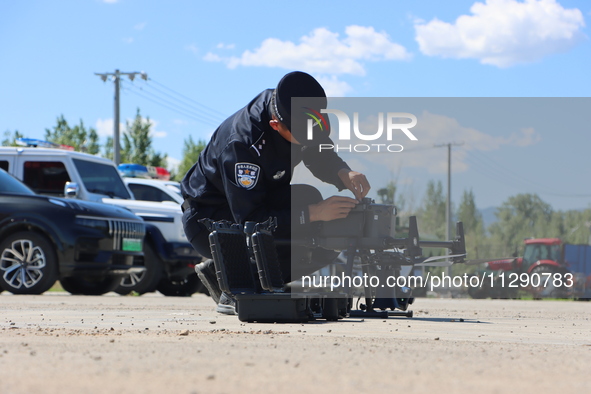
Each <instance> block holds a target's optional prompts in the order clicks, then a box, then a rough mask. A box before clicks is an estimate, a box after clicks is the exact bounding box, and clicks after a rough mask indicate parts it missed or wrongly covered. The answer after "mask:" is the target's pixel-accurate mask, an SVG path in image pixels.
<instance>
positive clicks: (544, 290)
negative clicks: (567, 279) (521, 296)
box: [530, 265, 565, 299]
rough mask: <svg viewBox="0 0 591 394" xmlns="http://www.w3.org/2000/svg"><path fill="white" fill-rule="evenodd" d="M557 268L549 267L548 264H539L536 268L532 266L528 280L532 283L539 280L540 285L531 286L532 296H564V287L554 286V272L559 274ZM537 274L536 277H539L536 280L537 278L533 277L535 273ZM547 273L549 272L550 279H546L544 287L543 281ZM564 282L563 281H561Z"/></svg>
mask: <svg viewBox="0 0 591 394" xmlns="http://www.w3.org/2000/svg"><path fill="white" fill-rule="evenodd" d="M559 273H560V272H559V270H557V269H556V268H554V267H550V266H548V265H539V266H537V267H536V268H534V269H533V270H532V271H531V273H530V280H531V282H534V283H536V284H537V283H538V282H540V286H533V285H532V286H531V291H532V295H533V297H534V299H542V298H544V297H545V298H548V297H552V298H554V297H557V298H560V297H564V296H565V288H564V287H555V286H554V280H553V279H554V274H559ZM536 274H537V275H538V278H539V279H540V280H539V281H538V278H535V280H534V277H535V275H536ZM547 274H550V279H549V280H548V283H547V286H545V287H544V281H545V279H546V277H547ZM563 283H564V281H563Z"/></svg>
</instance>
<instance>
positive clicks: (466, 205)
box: [457, 189, 487, 259]
mask: <svg viewBox="0 0 591 394" xmlns="http://www.w3.org/2000/svg"><path fill="white" fill-rule="evenodd" d="M457 215H458V221H461V222H462V223H463V225H464V234H465V240H466V251H467V252H468V258H470V259H478V258H480V257H484V255H483V252H485V253H486V251H487V242H486V236H485V233H484V222H483V220H482V214H481V213H480V212H479V211H478V209H477V208H476V201H475V198H474V193H473V192H472V189H470V190H469V191H467V190H464V194H463V195H462V200H461V202H460V206H459V207H458V212H457Z"/></svg>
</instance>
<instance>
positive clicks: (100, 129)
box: [94, 118, 125, 137]
mask: <svg viewBox="0 0 591 394" xmlns="http://www.w3.org/2000/svg"><path fill="white" fill-rule="evenodd" d="M113 123H114V122H113V119H112V118H111V119H98V120H97V121H96V123H95V126H94V127H95V129H96V133H97V134H98V135H99V137H112V136H113ZM119 130H125V125H124V124H123V123H119Z"/></svg>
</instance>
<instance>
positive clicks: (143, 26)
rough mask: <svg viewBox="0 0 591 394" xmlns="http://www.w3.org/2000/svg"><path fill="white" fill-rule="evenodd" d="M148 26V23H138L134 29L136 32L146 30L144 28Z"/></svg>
mask: <svg viewBox="0 0 591 394" xmlns="http://www.w3.org/2000/svg"><path fill="white" fill-rule="evenodd" d="M147 24H148V23H147V22H142V23H138V24H137V25H135V26H134V27H133V28H134V29H135V30H144V28H145V27H146V25H147Z"/></svg>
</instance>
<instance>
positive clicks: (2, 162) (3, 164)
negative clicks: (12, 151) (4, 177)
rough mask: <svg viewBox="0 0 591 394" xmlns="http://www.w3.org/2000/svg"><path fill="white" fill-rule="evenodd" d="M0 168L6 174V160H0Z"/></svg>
mask: <svg viewBox="0 0 591 394" xmlns="http://www.w3.org/2000/svg"><path fill="white" fill-rule="evenodd" d="M0 168H1V169H3V170H4V171H6V172H8V160H0Z"/></svg>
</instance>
